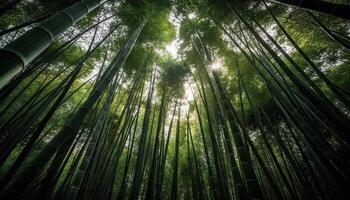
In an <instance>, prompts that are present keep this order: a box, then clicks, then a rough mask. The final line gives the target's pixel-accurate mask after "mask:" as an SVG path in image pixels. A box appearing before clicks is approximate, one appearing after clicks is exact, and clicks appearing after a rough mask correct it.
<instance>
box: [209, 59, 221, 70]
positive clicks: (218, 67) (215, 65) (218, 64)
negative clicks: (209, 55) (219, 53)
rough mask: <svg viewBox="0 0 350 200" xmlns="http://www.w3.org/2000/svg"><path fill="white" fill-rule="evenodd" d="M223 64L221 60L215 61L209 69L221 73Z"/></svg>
mask: <svg viewBox="0 0 350 200" xmlns="http://www.w3.org/2000/svg"><path fill="white" fill-rule="evenodd" d="M222 66H223V63H222V62H221V60H215V61H213V62H212V63H211V64H210V65H209V69H211V70H214V71H221V70H222Z"/></svg>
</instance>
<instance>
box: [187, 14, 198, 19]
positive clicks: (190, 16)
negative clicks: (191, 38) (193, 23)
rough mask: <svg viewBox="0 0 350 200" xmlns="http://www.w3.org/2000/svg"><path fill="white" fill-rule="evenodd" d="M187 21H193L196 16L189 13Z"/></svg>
mask: <svg viewBox="0 0 350 200" xmlns="http://www.w3.org/2000/svg"><path fill="white" fill-rule="evenodd" d="M187 17H188V19H194V18H196V17H197V15H196V14H195V13H190V14H188V15H187Z"/></svg>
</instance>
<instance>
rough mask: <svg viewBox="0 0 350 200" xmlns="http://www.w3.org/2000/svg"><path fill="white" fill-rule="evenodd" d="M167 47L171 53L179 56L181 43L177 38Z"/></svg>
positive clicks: (175, 56)
mask: <svg viewBox="0 0 350 200" xmlns="http://www.w3.org/2000/svg"><path fill="white" fill-rule="evenodd" d="M165 49H166V50H167V51H168V52H169V54H170V55H171V56H172V57H174V58H177V51H178V49H179V43H178V41H177V40H174V41H173V42H172V43H170V44H168V45H167V46H166V47H165Z"/></svg>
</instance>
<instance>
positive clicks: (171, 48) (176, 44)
mask: <svg viewBox="0 0 350 200" xmlns="http://www.w3.org/2000/svg"><path fill="white" fill-rule="evenodd" d="M169 21H170V22H171V23H172V24H173V25H174V26H175V28H176V39H175V40H174V41H172V42H171V43H170V44H168V45H167V46H166V47H165V48H166V50H167V52H168V53H169V54H170V55H171V57H173V58H175V59H176V58H177V56H178V50H179V48H180V38H179V30H180V23H181V22H180V20H179V19H177V18H176V17H175V13H174V12H171V13H170V16H169Z"/></svg>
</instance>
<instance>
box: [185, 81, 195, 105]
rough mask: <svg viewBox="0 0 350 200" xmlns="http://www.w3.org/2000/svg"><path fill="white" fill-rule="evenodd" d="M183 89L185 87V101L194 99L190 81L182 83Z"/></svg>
mask: <svg viewBox="0 0 350 200" xmlns="http://www.w3.org/2000/svg"><path fill="white" fill-rule="evenodd" d="M184 89H185V98H186V100H187V101H193V100H194V95H193V92H192V89H191V86H190V83H188V82H186V83H185V84H184Z"/></svg>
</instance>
